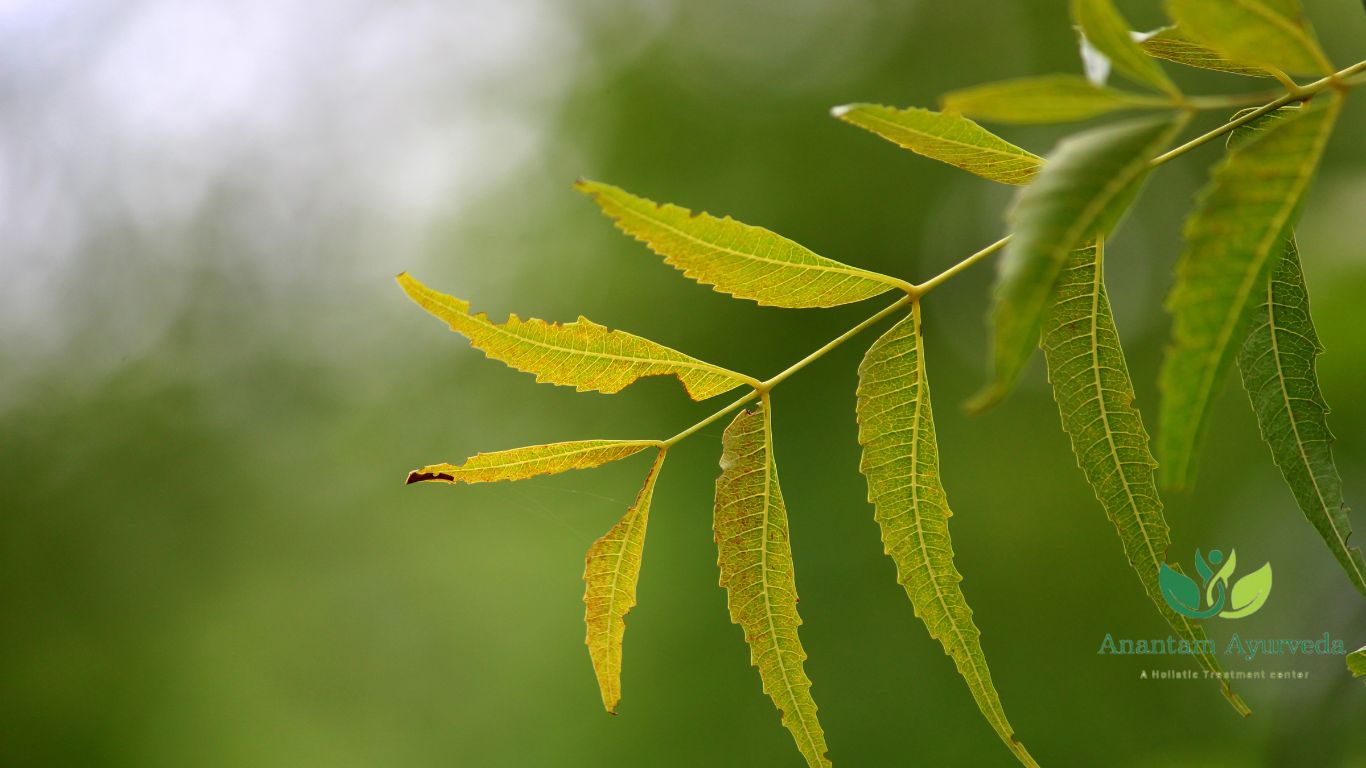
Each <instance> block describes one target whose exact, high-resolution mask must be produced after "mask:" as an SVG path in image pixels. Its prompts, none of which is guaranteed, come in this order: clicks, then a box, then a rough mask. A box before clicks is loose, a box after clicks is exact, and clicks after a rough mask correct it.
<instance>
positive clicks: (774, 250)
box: [574, 180, 911, 308]
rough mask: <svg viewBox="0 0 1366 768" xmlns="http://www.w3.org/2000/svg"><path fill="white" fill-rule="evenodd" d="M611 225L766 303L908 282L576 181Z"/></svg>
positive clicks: (842, 298) (759, 231) (705, 280)
mask: <svg viewBox="0 0 1366 768" xmlns="http://www.w3.org/2000/svg"><path fill="white" fill-rule="evenodd" d="M574 186H575V188H576V189H578V190H579V191H580V192H583V193H585V194H587V195H589V196H590V197H592V198H593V202H595V203H597V204H598V206H599V207H600V208H602V212H603V213H605V214H606V215H607V216H608V217H610V218H611V219H612V220H613V221H614V222H615V223H616V225H617V229H620V230H621V231H622V232H625V233H626V234H628V235H630V236H632V237H634V238H635V239H637V240H639V241H640V242H642V243H645V244H646V245H647V246H649V248H650V250H652V251H654V252H655V253H657V254H659V255H660V256H663V257H664V261H665V262H667V263H668V264H670V265H672V266H674V267H676V268H678V269H680V270H682V271H683V274H684V275H687V276H688V277H691V278H692V279H694V280H696V281H698V282H699V283H702V284H704V285H710V286H712V287H713V288H714V289H715V290H717V291H719V292H721V293H728V294H730V295H732V296H735V297H736V298H740V299H750V300H752V301H756V302H758V303H759V304H760V305H762V306H770V307H790V308H805V307H835V306H839V305H841V304H849V303H851V302H855V301H863V300H864V299H868V298H872V297H873V296H879V295H881V294H884V293H886V292H887V291H889V290H892V289H893V288H897V289H901V290H906V289H909V288H910V287H911V285H910V284H909V283H906V282H904V281H901V280H898V279H896V278H894V277H888V276H886V275H880V274H878V273H876V272H869V271H867V270H863V269H857V268H855V267H851V266H848V265H846V264H841V263H839V262H838V261H833V260H831V259H827V258H825V257H823V256H817V255H816V254H815V253H812V252H811V251H809V250H807V249H806V248H804V247H802V246H801V245H798V244H797V243H794V242H792V241H791V240H788V239H787V238H785V237H783V236H781V235H777V234H774V233H772V232H770V231H768V230H767V229H763V228H760V227H752V226H750V225H748V224H742V223H740V222H738V221H736V220H734V219H732V218H731V217H729V216H726V217H725V218H720V219H718V218H716V217H715V216H712V215H711V214H709V213H693V212H692V211H690V210H688V209H687V208H680V207H679V206H677V205H669V204H665V205H660V204H658V203H655V202H652V201H650V200H646V199H645V198H643V197H636V196H635V195H632V194H631V193H629V192H626V191H625V190H623V189H620V188H618V187H614V186H611V185H610V184H601V183H598V182H596V181H584V180H581V181H579V182H578V183H576V184H575V185H574Z"/></svg>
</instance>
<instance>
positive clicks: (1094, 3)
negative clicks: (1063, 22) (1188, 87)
mask: <svg viewBox="0 0 1366 768" xmlns="http://www.w3.org/2000/svg"><path fill="white" fill-rule="evenodd" d="M1072 19H1073V20H1074V21H1075V22H1076V23H1077V26H1079V27H1081V31H1082V34H1084V35H1085V37H1086V40H1087V42H1089V43H1090V44H1091V45H1092V46H1094V47H1095V48H1096V50H1098V51H1100V52H1101V53H1103V54H1105V55H1106V56H1107V57H1109V59H1110V63H1111V64H1112V65H1114V68H1115V69H1117V70H1119V71H1120V72H1121V73H1123V74H1124V76H1125V77H1128V78H1129V79H1131V80H1133V81H1134V82H1137V83H1142V84H1144V85H1149V86H1152V87H1154V88H1156V89H1157V90H1159V91H1163V92H1165V93H1168V94H1170V95H1172V96H1179V95H1180V91H1179V90H1177V88H1176V84H1175V83H1173V82H1172V81H1171V78H1169V77H1167V73H1165V72H1163V71H1162V66H1161V65H1160V64H1158V63H1157V62H1156V61H1153V59H1152V58H1151V57H1150V56H1148V55H1147V54H1145V53H1144V52H1143V49H1142V48H1139V47H1138V43H1135V42H1134V39H1133V38H1132V37H1130V35H1129V22H1127V21H1125V20H1124V17H1123V16H1121V15H1120V14H1119V11H1118V10H1116V9H1115V6H1114V4H1113V3H1111V2H1110V0H1072Z"/></svg>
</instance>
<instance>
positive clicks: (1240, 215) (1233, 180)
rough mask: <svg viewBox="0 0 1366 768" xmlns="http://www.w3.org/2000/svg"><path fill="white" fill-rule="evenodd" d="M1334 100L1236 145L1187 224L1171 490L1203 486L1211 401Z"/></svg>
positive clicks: (1161, 436) (1167, 447) (1176, 319)
mask: <svg viewBox="0 0 1366 768" xmlns="http://www.w3.org/2000/svg"><path fill="white" fill-rule="evenodd" d="M1325 101H1326V103H1315V104H1314V105H1312V106H1308V107H1304V108H1302V109H1282V110H1279V111H1278V112H1274V113H1272V114H1271V115H1268V116H1267V117H1266V118H1263V119H1261V120H1259V121H1256V122H1254V123H1253V124H1252V126H1254V127H1252V128H1248V129H1247V130H1245V131H1240V132H1239V133H1237V134H1235V135H1234V136H1231V137H1230V147H1229V150H1228V154H1227V156H1226V157H1225V158H1224V160H1223V161H1222V162H1221V163H1220V164H1219V165H1218V166H1217V167H1216V168H1215V169H1214V171H1213V173H1212V175H1211V181H1210V184H1209V185H1208V186H1207V187H1206V188H1205V191H1204V192H1202V193H1201V195H1200V199H1199V201H1198V202H1197V204H1196V209H1195V212H1194V213H1193V214H1192V215H1191V217H1190V218H1189V219H1188V220H1187V221H1186V226H1185V235H1186V247H1185V250H1184V251H1183V253H1182V255H1181V259H1180V261H1179V262H1178V263H1177V267H1176V284H1175V285H1174V286H1173V288H1172V292H1171V296H1170V297H1169V298H1168V299H1167V307H1168V309H1169V310H1170V311H1171V314H1172V341H1171V344H1170V346H1169V347H1168V349H1167V354H1166V359H1165V360H1164V361H1163V365H1162V374H1161V390H1162V409H1161V424H1160V426H1161V429H1160V431H1159V433H1158V441H1157V447H1158V451H1157V455H1158V456H1159V457H1160V459H1161V463H1162V469H1161V479H1162V483H1163V485H1164V486H1167V487H1172V488H1181V487H1185V486H1188V485H1189V484H1190V482H1191V480H1192V479H1193V478H1194V475H1195V458H1196V448H1197V446H1198V445H1199V443H1200V440H1201V437H1202V436H1203V433H1204V427H1205V422H1206V419H1207V416H1208V414H1209V406H1210V402H1211V401H1212V400H1213V399H1214V396H1215V394H1217V392H1218V388H1219V383H1220V382H1221V381H1222V379H1223V375H1224V373H1225V371H1227V370H1228V366H1229V364H1230V363H1231V362H1232V360H1233V357H1234V355H1235V354H1236V353H1237V350H1238V345H1239V343H1241V342H1242V340H1243V338H1244V336H1245V335H1246V332H1245V330H1244V329H1245V328H1246V327H1247V322H1248V318H1249V315H1250V314H1251V311H1252V310H1253V309H1254V308H1255V307H1256V305H1257V303H1258V302H1259V301H1260V300H1261V298H1262V297H1263V296H1264V292H1265V289H1266V282H1267V280H1268V278H1269V277H1270V275H1271V272H1272V270H1273V268H1274V267H1275V265H1276V261H1277V260H1278V259H1279V258H1280V257H1281V254H1282V253H1283V251H1284V245H1285V240H1286V238H1287V237H1288V236H1289V234H1290V227H1291V225H1292V224H1293V219H1294V217H1295V215H1296V213H1297V211H1298V210H1299V206H1300V201H1301V200H1302V199H1303V197H1304V193H1305V190H1306V189H1308V187H1309V182H1310V180H1311V178H1312V177H1313V173H1314V169H1315V167H1317V166H1318V162H1319V156H1320V155H1321V154H1322V152H1323V147H1324V145H1325V144H1326V143H1327V141H1328V136H1329V134H1330V133H1331V132H1332V129H1333V122H1334V120H1335V119H1336V117H1337V114H1338V110H1339V105H1340V100H1339V99H1337V98H1332V97H1330V98H1328V99H1326V100H1325ZM1316 102H1317V100H1316ZM1287 115H1289V116H1288V117H1287ZM1260 126H1269V127H1266V128H1264V129H1261V130H1259V129H1258V127H1260ZM1240 136H1241V137H1248V136H1250V138H1240Z"/></svg>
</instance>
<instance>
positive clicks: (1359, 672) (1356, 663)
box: [1347, 647, 1366, 683]
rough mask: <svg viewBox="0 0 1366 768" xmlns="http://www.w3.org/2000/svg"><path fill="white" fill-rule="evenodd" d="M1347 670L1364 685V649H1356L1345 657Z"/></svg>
mask: <svg viewBox="0 0 1366 768" xmlns="http://www.w3.org/2000/svg"><path fill="white" fill-rule="evenodd" d="M1347 670H1348V671H1350V672H1351V673H1352V674H1353V675H1355V676H1356V677H1360V678H1362V680H1361V682H1363V683H1366V647H1362V648H1358V649H1356V650H1355V651H1352V652H1351V653H1350V654H1348V655H1347Z"/></svg>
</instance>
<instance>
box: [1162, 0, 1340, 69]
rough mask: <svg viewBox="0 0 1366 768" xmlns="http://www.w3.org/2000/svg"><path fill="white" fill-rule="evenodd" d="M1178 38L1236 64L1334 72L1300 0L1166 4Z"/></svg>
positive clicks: (1180, 1)
mask: <svg viewBox="0 0 1366 768" xmlns="http://www.w3.org/2000/svg"><path fill="white" fill-rule="evenodd" d="M1167 15H1168V16H1169V17H1170V18H1171V20H1172V21H1174V22H1176V24H1177V26H1179V27H1180V28H1181V30H1182V32H1183V33H1185V34H1186V35H1187V36H1189V37H1190V38H1191V39H1193V40H1195V41H1196V42H1198V43H1201V44H1202V45H1204V46H1206V47H1208V48H1212V49H1214V50H1216V51H1218V52H1219V53H1221V54H1223V55H1224V56H1226V57H1227V58H1229V59H1231V60H1233V61H1236V62H1238V63H1240V64H1254V65H1257V66H1264V67H1275V68H1276V69H1279V70H1284V71H1286V72H1292V73H1297V74H1315V73H1317V74H1325V75H1326V74H1329V73H1330V72H1332V71H1333V68H1332V65H1330V64H1329V63H1328V60H1327V58H1326V57H1325V56H1324V55H1323V51H1322V49H1320V48H1319V44H1318V42H1316V41H1315V40H1314V35H1313V33H1311V32H1310V31H1309V27H1308V26H1307V25H1306V24H1305V21H1304V13H1303V11H1302V10H1301V9H1300V3H1299V0H1167Z"/></svg>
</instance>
